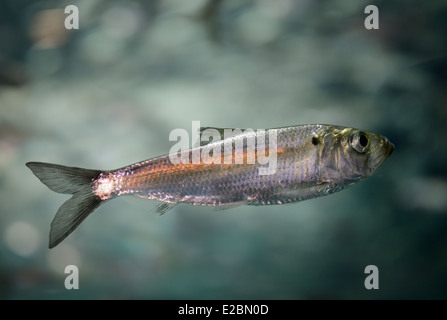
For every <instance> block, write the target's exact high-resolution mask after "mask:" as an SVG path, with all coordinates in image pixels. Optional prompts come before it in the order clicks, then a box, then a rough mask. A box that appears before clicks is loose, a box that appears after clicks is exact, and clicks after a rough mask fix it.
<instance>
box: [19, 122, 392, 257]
mask: <svg viewBox="0 0 447 320" xmlns="http://www.w3.org/2000/svg"><path fill="white" fill-rule="evenodd" d="M208 129H209V128H208ZM216 130H218V131H219V132H221V131H222V129H217V128H216ZM271 130H274V131H267V132H274V133H275V135H276V141H275V142H276V144H275V145H274V148H273V146H272V145H271V144H269V143H268V142H267V139H266V140H265V141H266V142H265V147H266V152H268V153H269V155H270V154H274V155H275V156H276V163H275V165H276V168H275V170H274V172H273V173H272V174H267V175H260V174H259V169H260V168H261V167H265V165H262V164H260V163H259V162H256V161H255V162H254V163H251V162H249V161H248V159H249V157H250V154H254V155H255V157H256V158H257V157H258V156H259V154H257V153H256V152H258V150H257V149H256V148H257V146H258V144H259V143H258V140H256V143H255V144H254V145H252V144H250V143H248V142H247V141H250V139H252V138H253V131H249V130H247V131H245V132H241V133H240V134H237V135H235V136H232V137H229V138H226V139H223V140H221V141H217V142H212V143H210V144H205V145H202V146H200V147H197V148H193V149H189V150H188V151H186V152H187V157H186V159H187V160H189V162H188V161H183V162H180V163H173V161H172V158H171V157H170V156H169V155H165V156H161V157H157V158H153V159H149V160H146V161H143V162H138V163H135V164H132V165H129V166H126V167H123V168H120V169H116V170H109V171H101V170H88V169H81V168H75V167H65V166H61V165H56V164H48V163H41V162H28V163H27V164H26V165H27V166H28V167H29V168H30V169H31V170H32V172H33V173H34V174H35V175H36V176H37V177H38V178H39V179H40V181H41V182H42V183H44V184H45V185H46V186H47V187H48V188H50V189H51V190H53V191H56V192H59V193H66V194H72V195H73V196H72V197H71V198H70V199H69V200H67V201H66V202H65V203H64V204H63V205H62V206H61V207H60V208H59V210H58V212H57V213H56V216H55V217H54V220H53V222H52V224H51V231H50V241H49V247H50V248H53V247H54V246H56V245H57V244H59V243H60V242H61V241H62V240H63V239H65V238H66V237H67V236H68V235H69V234H70V233H71V232H73V231H74V230H75V229H76V227H77V226H78V225H79V224H80V223H81V222H82V221H83V220H84V219H85V218H86V217H87V216H88V215H89V214H90V213H92V212H93V211H94V210H95V209H96V208H97V207H98V206H99V205H100V204H101V203H103V202H105V201H108V200H110V199H113V198H115V197H118V196H121V195H125V194H132V195H136V196H139V197H143V198H147V199H155V200H159V201H162V202H163V203H162V204H161V205H160V206H158V208H157V211H158V212H159V213H161V214H163V213H165V212H166V211H167V210H169V209H170V208H172V206H174V205H176V204H178V203H189V204H193V205H205V206H219V207H221V208H232V207H235V206H239V205H276V204H284V203H291V202H297V201H301V200H306V199H311V198H315V197H320V196H324V195H328V194H331V193H334V192H337V191H340V190H342V189H344V188H346V187H348V186H350V185H352V184H354V183H356V182H358V181H360V180H362V179H364V178H367V177H369V176H370V175H372V174H373V173H374V172H375V171H376V170H377V168H378V167H380V165H381V164H382V163H383V162H384V161H385V160H386V159H387V158H388V157H389V156H390V154H391V153H392V152H393V150H394V145H393V144H392V143H391V142H390V141H389V140H388V139H387V138H386V137H384V136H381V135H378V134H376V133H373V132H369V131H364V130H359V129H353V128H347V127H341V126H335V125H321V124H315V125H301V126H293V127H285V128H278V129H271ZM225 145H227V146H228V145H232V146H235V145H242V146H243V148H242V149H239V150H238V149H237V148H232V154H231V156H232V158H231V162H230V163H227V162H224V161H222V162H220V164H217V163H209V162H206V161H204V159H203V157H200V158H199V161H198V162H196V163H194V162H193V161H191V159H192V157H193V154H194V152H195V151H199V152H203V151H207V152H209V150H210V148H212V147H214V148H216V147H217V148H218V149H219V148H221V150H222V153H221V154H222V160H223V157H224V146H225ZM205 148H208V149H206V150H205ZM218 149H217V150H218ZM214 150H216V149H214ZM253 152H254V153H253ZM200 154H202V153H200ZM241 160H242V161H241Z"/></svg>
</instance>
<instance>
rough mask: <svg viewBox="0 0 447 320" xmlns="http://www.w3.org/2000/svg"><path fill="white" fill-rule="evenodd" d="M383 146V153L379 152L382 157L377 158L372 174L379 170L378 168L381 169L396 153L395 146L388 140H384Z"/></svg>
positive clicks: (371, 168) (371, 167) (373, 164)
mask: <svg viewBox="0 0 447 320" xmlns="http://www.w3.org/2000/svg"><path fill="white" fill-rule="evenodd" d="M382 144H383V147H381V151H379V150H378V151H379V152H380V153H381V154H382V155H381V156H379V157H377V158H376V159H375V161H373V162H372V163H371V165H370V173H373V172H374V171H375V170H377V168H379V167H380V166H381V165H382V163H384V162H385V160H386V159H388V158H389V156H390V155H391V154H392V153H393V151H394V144H393V143H391V142H390V141H389V140H388V139H387V138H385V137H384V138H383V140H382Z"/></svg>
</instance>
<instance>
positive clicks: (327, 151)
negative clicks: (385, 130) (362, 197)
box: [320, 127, 394, 186]
mask: <svg viewBox="0 0 447 320" xmlns="http://www.w3.org/2000/svg"><path fill="white" fill-rule="evenodd" d="M393 150H394V145H393V144H392V143H391V142H390V141H389V140H388V138H386V137H384V136H382V135H379V134H377V133H374V132H370V131H365V130H360V129H354V128H345V127H331V128H330V130H326V134H325V135H324V139H323V148H322V152H321V155H320V162H321V163H322V168H323V177H324V179H326V180H327V181H329V182H332V184H333V185H335V186H343V185H349V184H352V183H355V182H357V181H359V180H361V179H364V178H367V177H369V176H371V175H372V174H373V173H374V172H375V171H376V170H377V168H379V167H380V166H381V165H382V163H383V162H384V161H385V160H386V159H387V158H388V157H389V156H390V155H391V153H392V152H393Z"/></svg>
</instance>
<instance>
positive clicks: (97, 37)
mask: <svg viewBox="0 0 447 320" xmlns="http://www.w3.org/2000/svg"><path fill="white" fill-rule="evenodd" d="M70 4H72V5H76V6H77V7H78V8H79V29H78V30H67V29H65V28H64V20H65V18H66V17H67V14H65V13H64V9H65V7H66V6H67V5H70ZM367 5H376V6H377V8H378V9H379V29H378V30H374V29H372V30H367V29H366V28H365V26H364V22H365V19H366V18H367V16H368V14H365V13H364V10H365V7H366V6H367ZM446 88H447V6H446V5H445V3H444V1H440V0H439V1H430V2H420V1H415V0H411V1H403V0H392V1H358V0H336V1H325V0H320V1H312V0H276V1H270V0H188V1H181V0H176V1H174V0H163V1H162V0H152V1H118V0H107V1H106V0H71V1H35V0H22V1H16V0H2V1H1V2H0V204H1V205H0V298H1V299H446V298H447V166H446V163H447V149H446V141H447V126H446V124H447V90H446ZM192 121H200V123H201V125H202V126H215V127H236V128H254V129H256V128H274V127H284V126H291V125H298V124H308V123H324V124H326V123H328V124H337V125H342V126H348V127H355V128H361V129H364V130H369V131H374V132H377V133H379V134H382V135H385V136H387V137H388V138H389V139H390V140H391V141H392V142H393V143H394V144H395V147H396V148H395V151H394V153H393V154H392V155H391V157H390V158H389V159H388V160H387V161H386V162H385V163H384V164H383V166H382V167H381V168H380V169H379V170H378V171H377V172H376V173H375V174H374V175H373V176H372V177H370V178H368V179H366V180H365V181H362V182H361V183H358V184H356V185H355V186H353V187H350V188H349V189H347V190H344V191H342V192H339V193H336V194H334V195H331V196H328V197H323V198H317V199H313V200H309V201H304V202H299V203H296V204H290V205H282V206H265V207H251V206H244V207H238V208H234V209H231V210H225V211H216V210H215V209H214V208H211V207H195V206H190V205H179V206H177V207H176V208H174V209H173V210H171V211H169V212H168V213H166V214H165V215H163V216H158V215H156V214H154V211H155V210H154V209H153V208H154V206H155V204H156V201H148V200H142V199H137V198H133V197H122V198H118V199H115V200H113V202H108V203H106V204H104V205H103V206H101V208H100V209H99V210H97V211H96V212H95V213H94V214H93V215H92V216H90V217H89V218H87V219H86V220H85V221H84V222H83V223H82V224H81V225H80V227H79V228H78V229H77V230H76V231H75V232H74V233H73V234H72V235H70V236H69V237H68V238H67V239H66V240H65V241H63V242H62V243H61V244H60V245H59V246H57V247H56V248H54V249H51V250H50V249H48V234H49V228H50V223H51V221H52V219H53V217H54V215H55V213H56V211H57V209H58V208H59V206H60V205H61V204H62V203H63V202H64V201H65V200H66V199H68V197H69V196H68V195H62V194H57V193H54V192H52V191H50V190H49V189H48V188H47V187H45V186H44V185H43V184H41V182H40V181H39V180H38V179H37V178H36V177H35V176H34V175H33V174H32V173H31V171H30V170H29V169H28V168H26V167H25V163H26V162H28V161H42V162H50V163H58V164H63V165H68V166H76V167H83V168H91V169H114V168H118V167H122V166H125V165H128V164H131V163H134V162H138V161H141V160H145V159H149V158H152V157H155V156H159V155H162V154H166V153H167V152H168V151H169V149H170V148H171V147H172V145H173V143H174V142H172V141H169V133H170V132H171V131H172V130H173V129H175V128H184V129H186V130H188V131H189V132H190V130H191V123H192ZM67 265H75V266H77V267H78V270H79V289H78V290H67V289H66V288H65V286H64V281H65V278H66V277H67V274H65V273H64V270H65V267H66V266H67ZM368 265H375V266H377V267H378V270H379V289H378V290H374V289H373V290H367V289H366V288H365V285H364V281H365V278H366V276H367V274H365V268H366V266H368Z"/></svg>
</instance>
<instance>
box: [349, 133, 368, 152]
mask: <svg viewBox="0 0 447 320" xmlns="http://www.w3.org/2000/svg"><path fill="white" fill-rule="evenodd" d="M349 143H350V145H351V147H352V148H353V149H354V150H355V151H357V152H358V153H365V152H366V151H368V148H369V138H368V135H367V134H366V133H365V132H363V131H357V132H355V133H353V134H352V135H351V138H350V140H349Z"/></svg>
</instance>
